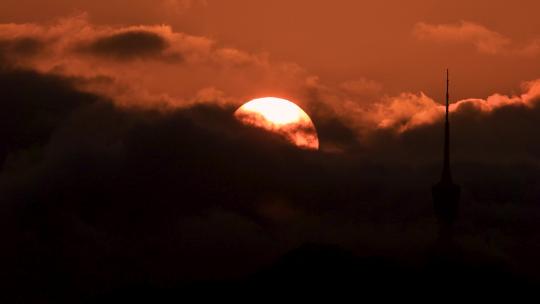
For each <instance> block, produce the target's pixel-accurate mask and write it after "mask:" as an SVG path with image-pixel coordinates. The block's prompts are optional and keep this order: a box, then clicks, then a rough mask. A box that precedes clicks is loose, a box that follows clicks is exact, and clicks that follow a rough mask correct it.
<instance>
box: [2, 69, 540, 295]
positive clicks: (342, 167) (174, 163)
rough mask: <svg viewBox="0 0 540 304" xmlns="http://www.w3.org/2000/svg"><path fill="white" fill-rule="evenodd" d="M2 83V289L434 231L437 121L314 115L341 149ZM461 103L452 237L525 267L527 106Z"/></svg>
mask: <svg viewBox="0 0 540 304" xmlns="http://www.w3.org/2000/svg"><path fill="white" fill-rule="evenodd" d="M0 77H1V79H0V80H1V82H0V83H2V84H3V85H4V84H5V85H6V86H5V87H4V88H5V89H4V90H3V92H2V93H3V94H4V95H3V97H2V107H3V109H4V110H5V111H2V112H0V113H2V114H0V115H2V117H0V118H1V120H0V121H1V123H2V124H3V125H2V128H1V129H0V130H2V131H1V132H2V138H4V139H5V140H4V141H3V143H2V145H3V146H2V149H3V150H2V151H3V152H2V153H3V155H4V157H3V158H5V159H6V160H5V161H4V164H3V169H2V171H1V173H0V201H1V202H2V205H1V208H2V210H0V211H1V212H0V214H2V215H1V217H0V223H1V225H2V228H3V229H2V230H0V231H1V232H0V233H1V236H2V237H3V240H4V245H5V248H7V249H6V250H3V251H2V252H1V253H0V254H1V255H2V256H1V257H2V259H1V260H0V261H1V262H2V266H3V267H2V268H3V272H2V281H3V282H4V284H5V285H4V286H8V287H12V290H13V291H15V292H18V291H21V290H24V291H25V293H26V294H27V295H28V296H35V297H36V298H39V297H40V296H43V295H50V294H56V293H58V294H61V295H62V296H65V297H69V296H70V295H76V294H80V293H82V294H88V293H90V294H92V293H95V292H105V291H108V290H110V289H111V288H113V289H115V288H119V287H122V286H137V285H139V284H147V285H149V286H170V284H176V283H178V282H185V281H189V280H195V279H205V280H208V279H223V278H234V277H241V276H244V275H246V274H249V273H252V272H254V271H255V270H256V269H259V268H260V267H261V266H263V265H268V264H270V263H271V262H272V261H273V260H275V259H276V258H277V257H278V256H280V255H281V254H283V253H284V252H286V251H288V250H290V249H291V248H295V247H297V246H299V244H302V243H305V242H324V243H334V244H339V245H340V246H343V247H346V248H348V249H349V250H351V251H352V252H353V254H355V255H358V256H361V257H366V256H370V255H384V256H397V257H399V258H402V259H405V257H406V256H407V255H410V254H411V251H413V252H422V250H423V249H422V248H425V247H426V246H427V245H428V244H429V243H430V242H431V241H432V239H433V238H434V236H435V232H434V231H435V223H434V220H433V218H432V210H431V197H430V192H429V191H430V187H431V185H432V184H433V183H434V182H435V181H437V179H438V178H439V173H440V165H439V162H440V158H441V157H440V156H441V154H442V152H441V149H440V147H441V143H442V142H441V134H442V125H440V124H439V123H436V124H426V125H423V126H421V127H418V128H413V129H410V130H406V131H405V132H403V133H398V132H395V131H394V130H391V129H381V130H379V131H378V132H375V133H373V134H372V135H371V137H369V138H365V141H358V140H357V139H356V136H354V134H356V133H355V132H353V131H352V130H351V129H350V128H348V127H347V124H346V123H344V122H342V121H340V120H339V119H338V118H323V117H320V118H319V117H313V118H314V120H315V124H316V125H317V128H318V132H319V134H320V140H321V146H322V147H324V145H325V143H332V145H334V146H336V147H339V153H334V151H330V153H327V152H325V151H323V152H317V151H306V150H301V149H297V148H295V147H294V146H292V145H290V144H289V143H288V142H286V141H284V140H283V139H282V138H281V137H280V136H277V135H271V134H268V133H267V132H264V131H261V130H259V129H256V128H250V127H246V126H244V125H242V124H240V123H239V122H237V121H236V119H235V118H234V116H233V111H234V109H233V108H228V107H220V106H215V105H197V106H193V107H189V108H179V109H175V110H172V109H171V110H168V111H161V110H160V111H158V110H148V109H145V110H142V109H136V108H121V107H118V106H115V105H114V103H113V102H111V101H108V100H107V99H105V98H103V97H101V96H98V95H94V94H88V93H83V92H80V91H79V90H77V89H76V85H75V84H76V82H75V80H73V79H70V78H62V77H57V76H51V75H47V74H41V73H38V72H34V71H27V70H14V69H9V68H4V69H3V70H2V71H1V73H0ZM76 81H81V80H80V79H78V80H76ZM475 111H479V110H477V109H475V108H471V109H465V108H463V109H459V110H457V111H455V112H454V114H453V115H452V122H453V125H452V126H453V128H452V135H453V139H454V140H453V144H454V146H453V147H454V156H455V157H454V158H453V160H454V164H455V166H454V174H455V179H456V181H457V182H459V183H460V184H462V186H463V190H464V195H463V206H464V207H463V212H462V217H461V219H460V223H459V232H458V237H459V238H460V240H462V241H463V242H464V243H465V245H466V246H468V247H470V248H473V249H474V250H476V251H480V252H484V253H485V255H487V256H496V257H497V258H498V259H501V260H503V261H506V262H508V261H509V263H516V264H517V266H516V269H519V270H520V271H521V270H522V269H523V268H527V267H531V269H532V267H534V266H535V265H537V264H534V263H537V262H535V261H536V256H533V255H534V254H532V253H524V252H523V250H520V246H528V245H530V246H531V247H529V248H532V249H531V252H534V253H538V251H537V250H536V249H535V248H536V247H534V242H535V240H536V238H535V236H537V235H538V234H539V233H540V232H539V231H538V228H536V227H537V225H536V224H535V222H536V221H537V216H535V214H539V213H538V211H539V210H538V206H537V205H535V204H534V203H535V202H537V201H538V199H539V197H538V193H540V185H539V184H538V181H537V179H536V177H537V176H538V173H539V171H540V170H539V168H538V165H537V161H538V159H539V155H540V154H539V153H540V150H539V149H538V144H537V143H536V142H535V141H534V138H533V137H532V136H531V135H530V133H529V135H528V136H526V135H525V134H526V133H525V132H526V131H528V130H529V129H530V128H531V126H533V125H534V121H538V119H540V113H539V112H538V109H537V108H536V107H534V108H532V109H531V108H526V107H520V106H516V105H511V106H508V107H500V108H498V109H497V110H495V111H492V112H489V113H484V112H478V113H476V112H475ZM325 117H326V116H325ZM15 118H17V119H15ZM501 142H505V143H509V145H502V144H501ZM330 150H332V149H330ZM488 150H493V151H494V152H492V153H491V154H489V155H488V154H487V152H488ZM6 155H9V156H7V157H5V156H6ZM507 155H512V157H511V159H509V160H508V161H506V162H505V161H504V160H506V159H507ZM535 162H536V163H535ZM502 164H504V165H502ZM535 164H536V165H535ZM480 181H481V182H480ZM494 189H496V190H494ZM411 248H413V249H411ZM330 255H332V254H330ZM501 256H502V257H501ZM368 264H369V265H372V263H368ZM377 265H379V264H377ZM381 265H382V264H381ZM381 267H383V266H381ZM355 269H361V268H355ZM278 270H279V269H278ZM516 271H517V270H516ZM374 272H375V271H372V272H370V273H374ZM389 273H392V272H389Z"/></svg>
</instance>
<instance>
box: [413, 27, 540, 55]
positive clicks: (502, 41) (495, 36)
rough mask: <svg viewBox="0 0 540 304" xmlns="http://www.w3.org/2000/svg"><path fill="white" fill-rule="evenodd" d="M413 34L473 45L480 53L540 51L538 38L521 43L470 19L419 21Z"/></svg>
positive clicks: (439, 40) (426, 38)
mask: <svg viewBox="0 0 540 304" xmlns="http://www.w3.org/2000/svg"><path fill="white" fill-rule="evenodd" d="M413 35H414V36H415V37H416V38H417V39H419V40H423V41H433V42H437V43H444V44H448V43H450V44H465V45H472V46H474V47H475V49H476V50H477V51H478V52H479V53H483V54H490V55H495V54H508V55H526V56H535V55H537V54H538V51H539V48H538V41H537V40H534V39H533V40H530V41H528V42H526V43H524V44H522V45H520V44H517V43H516V42H515V41H513V40H512V39H510V38H509V37H507V36H505V35H503V34H501V33H498V32H496V31H493V30H491V29H489V28H487V27H485V26H484V25H481V24H478V23H474V22H469V21H460V22H458V23H452V24H428V23H424V22H419V23H417V24H416V25H415V26H414V28H413Z"/></svg>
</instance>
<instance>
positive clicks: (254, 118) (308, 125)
mask: <svg viewBox="0 0 540 304" xmlns="http://www.w3.org/2000/svg"><path fill="white" fill-rule="evenodd" d="M234 115H235V117H236V118H237V119H238V120H240V121H241V122H242V123H244V124H247V125H251V126H255V127H259V128H263V129H265V130H268V131H270V132H274V133H277V134H279V135H281V136H282V137H284V138H285V139H287V140H288V141H289V142H291V143H292V144H294V145H296V146H297V147H300V148H304V149H312V150H317V149H319V138H318V136H317V130H316V129H315V125H314V124H313V122H312V121H311V118H310V117H309V116H308V115H307V114H306V112H304V110H302V108H300V107H299V106H297V105H296V104H295V103H293V102H291V101H289V100H287V99H283V98H277V97H264V98H257V99H253V100H251V101H249V102H247V103H245V104H244V105H242V106H241V107H240V108H238V110H236V112H235V113H234Z"/></svg>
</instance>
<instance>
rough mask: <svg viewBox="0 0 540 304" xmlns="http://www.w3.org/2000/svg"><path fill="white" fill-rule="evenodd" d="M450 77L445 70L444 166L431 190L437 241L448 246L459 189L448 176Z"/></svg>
mask: <svg viewBox="0 0 540 304" xmlns="http://www.w3.org/2000/svg"><path fill="white" fill-rule="evenodd" d="M449 87H450V77H449V72H448V69H446V105H445V108H446V113H445V114H446V115H445V118H446V119H445V122H444V164H443V171H442V176H441V180H440V181H439V182H438V183H437V184H436V185H435V186H433V188H432V194H433V207H434V209H435V215H436V216H437V219H438V222H439V240H441V241H443V243H447V244H449V242H451V240H452V236H453V225H454V222H455V221H456V219H457V216H458V209H459V197H460V187H459V186H458V185H456V184H454V183H453V182H452V175H451V174H450V121H449V107H450V94H449Z"/></svg>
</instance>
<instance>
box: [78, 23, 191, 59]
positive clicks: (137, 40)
mask: <svg viewBox="0 0 540 304" xmlns="http://www.w3.org/2000/svg"><path fill="white" fill-rule="evenodd" d="M168 47H169V42H168V41H167V39H166V38H164V37H162V36H161V35H159V34H157V33H154V32H149V31H136V30H132V31H127V32H121V33H116V34H112V35H110V36H106V37H101V38H97V39H96V40H95V41H93V42H91V43H90V44H89V45H87V46H84V47H82V48H81V50H82V51H84V52H88V53H91V54H94V55H97V56H104V57H111V58H114V59H119V60H132V59H144V58H156V57H158V58H164V59H167V60H171V61H180V60H181V59H182V56H181V55H180V54H178V53H175V54H170V55H167V56H165V55H164V52H165V51H166V50H167V48H168Z"/></svg>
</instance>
